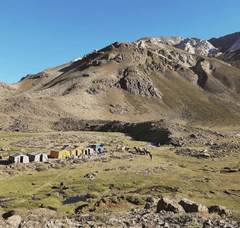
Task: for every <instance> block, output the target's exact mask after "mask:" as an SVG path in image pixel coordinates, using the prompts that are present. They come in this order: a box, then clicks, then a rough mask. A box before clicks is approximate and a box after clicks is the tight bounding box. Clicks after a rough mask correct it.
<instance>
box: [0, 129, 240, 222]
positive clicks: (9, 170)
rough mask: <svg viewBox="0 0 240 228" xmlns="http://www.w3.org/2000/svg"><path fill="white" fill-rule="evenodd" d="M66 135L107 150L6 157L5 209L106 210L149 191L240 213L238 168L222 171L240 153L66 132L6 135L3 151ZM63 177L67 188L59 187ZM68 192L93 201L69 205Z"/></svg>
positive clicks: (51, 143)
mask: <svg viewBox="0 0 240 228" xmlns="http://www.w3.org/2000/svg"><path fill="white" fill-rule="evenodd" d="M229 140H231V139H229ZM235 140H236V141H238V138H235ZM68 142H69V143H71V144H72V145H75V144H77V145H82V146H86V145H88V144H93V143H96V144H100V143H102V144H103V145H104V147H105V149H106V153H105V155H100V156H98V155H94V156H92V157H91V158H90V159H82V160H74V161H73V160H70V161H66V160H58V159H50V160H49V161H48V162H45V163H35V162H34V163H29V164H10V165H5V164H0V181H1V184H0V202H1V201H3V200H10V201H9V202H3V203H0V206H1V207H2V210H3V211H9V210H11V209H16V208H18V209H22V210H30V209H34V208H38V207H44V208H50V209H53V210H56V212H57V215H58V216H67V215H74V214H75V213H88V214H89V213H94V214H99V215H101V214H102V213H105V212H109V213H110V212H115V211H122V212H124V211H126V210H129V209H131V208H132V207H136V206H137V207H144V205H145V203H146V199H147V197H149V196H154V197H156V198H159V197H161V196H163V197H168V198H170V199H175V200H181V199H182V198H187V199H190V200H193V201H195V202H198V203H201V204H203V205H206V206H212V205H223V206H225V207H227V208H228V209H230V210H231V211H232V212H233V213H234V215H235V216H236V217H238V218H240V175H239V171H238V172H225V173H224V172H220V171H221V170H222V169H224V167H230V168H234V169H240V160H239V159H240V154H239V153H233V154H231V153H230V155H228V156H227V157H219V158H200V159H198V158H196V157H190V156H184V155H177V154H176V153H175V151H176V149H177V148H174V147H172V146H170V145H166V146H161V147H153V146H149V143H148V142H142V141H134V140H132V138H131V137H129V136H125V135H124V134H122V133H109V132H108V133H102V132H63V133H36V134H35V133H34V134H29V133H28V134H26V133H11V134H0V148H3V147H8V148H9V150H6V151H1V152H0V155H2V156H3V160H4V159H7V158H8V156H9V154H13V153H15V152H21V153H23V154H26V153H27V152H29V151H41V152H45V153H46V154H50V149H51V148H55V147H61V146H63V145H64V144H67V143H68ZM117 144H121V145H124V146H127V147H129V148H133V147H134V146H136V147H146V148H148V149H149V150H150V152H151V154H152V155H153V159H152V160H150V157H149V156H148V155H136V154H131V153H129V152H127V151H123V152H122V151H121V152H118V151H115V147H116V145H117ZM201 147H202V146H199V145H195V148H201ZM88 173H94V179H93V180H91V179H90V178H87V177H84V176H85V175H86V174H88ZM61 182H63V183H64V184H65V185H66V186H67V188H66V189H65V190H63V192H62V193H60V194H59V187H60V183H61ZM33 196H34V198H33ZM70 197H87V200H86V201H79V202H76V203H71V204H64V203H63V202H64V201H65V200H66V199H67V198H70ZM101 199H104V200H102V201H101ZM100 201H101V202H100ZM79 208H81V210H80V212H79V211H78V209H79ZM77 211H78V212H77Z"/></svg>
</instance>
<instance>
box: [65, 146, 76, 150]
mask: <svg viewBox="0 0 240 228" xmlns="http://www.w3.org/2000/svg"><path fill="white" fill-rule="evenodd" d="M64 150H68V151H72V150H76V148H71V147H65V148H64Z"/></svg>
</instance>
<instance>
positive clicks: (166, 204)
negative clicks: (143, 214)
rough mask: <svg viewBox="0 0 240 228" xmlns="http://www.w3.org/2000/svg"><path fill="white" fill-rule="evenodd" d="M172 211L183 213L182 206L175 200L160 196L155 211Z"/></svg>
mask: <svg viewBox="0 0 240 228" xmlns="http://www.w3.org/2000/svg"><path fill="white" fill-rule="evenodd" d="M162 210H164V211H172V212H174V213H185V211H184V209H183V207H182V206H181V205H180V204H178V203H177V202H175V201H172V200H169V199H168V198H165V197H163V198H161V199H160V200H159V201H158V203H157V213H159V212H160V211H162Z"/></svg>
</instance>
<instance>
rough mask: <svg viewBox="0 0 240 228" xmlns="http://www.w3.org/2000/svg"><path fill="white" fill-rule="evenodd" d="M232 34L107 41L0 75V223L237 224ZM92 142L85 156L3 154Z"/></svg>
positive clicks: (239, 85) (237, 67) (235, 38)
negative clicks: (33, 70)
mask: <svg viewBox="0 0 240 228" xmlns="http://www.w3.org/2000/svg"><path fill="white" fill-rule="evenodd" d="M239 37H240V33H239V32H238V33H234V34H230V35H227V36H224V37H220V38H212V39H210V40H208V41H206V40H201V39H198V38H187V39H185V38H181V37H147V38H142V39H139V40H137V41H135V42H132V43H123V42H115V43H113V44H110V45H109V46H106V47H104V48H102V49H101V50H95V51H93V52H92V53H90V54H86V55H84V56H83V57H80V58H77V59H75V60H73V61H71V62H69V63H66V64H63V65H61V66H57V67H52V68H49V69H46V70H43V71H42V72H39V73H38V74H34V75H33V74H29V75H27V76H25V77H23V78H22V79H21V80H20V81H19V82H17V83H15V84H6V83H3V82H0V116H1V118H0V133H1V134H0V138H1V140H0V147H1V148H0V159H1V160H0V180H1V181H2V183H4V184H2V185H1V186H0V188H1V189H3V190H2V192H1V191H0V193H1V195H0V199H1V200H3V202H0V203H1V207H0V214H1V215H2V218H1V219H0V227H7V226H9V227H230V228H231V227H234V228H235V227H239V226H240V223H239V197H240V196H239V183H240V180H239V175H238V174H239V172H240V164H239V148H240V144H239V123H240V122H239V121H240V115H239V114H240V106H239V99H240V96H239V94H240V80H239V77H240V57H239V53H240V48H239V39H240V38H239ZM71 131H74V132H76V133H69V132H71ZM79 131H88V132H101V133H98V134H99V135H97V134H96V135H95V133H92V134H93V135H89V133H86V134H83V133H82V132H81V133H79ZM41 132H44V133H41ZM49 132H50V133H49ZM77 132H78V133H77ZM120 132H121V133H122V134H121V135H120V136H119V135H118V134H120ZM111 134H112V135H113V136H111ZM115 134H116V135H115ZM134 140H136V141H134ZM98 143H99V144H102V145H104V147H105V148H106V154H104V155H102V156H98V157H93V158H92V160H91V159H90V160H87V159H83V160H74V161H73V160H68V161H67V160H51V161H48V162H46V163H43V164H36V163H30V164H26V165H22V164H9V163H8V161H7V157H8V156H9V155H10V154H12V153H16V152H21V153H24V154H26V153H27V152H29V151H32V150H39V151H43V152H46V151H47V152H49V149H51V148H54V147H60V146H62V145H63V144H64V145H65V144H67V145H69V146H73V145H82V146H87V145H88V144H98ZM116 145H124V146H126V148H128V150H126V151H116ZM146 147H148V148H150V150H151V155H153V159H152V157H149V156H146V155H140V154H138V153H137V152H136V148H145V149H146ZM139 150H140V149H139ZM96 170H97V171H96ZM63 174H64V175H63ZM35 177H38V178H35ZM17 178H19V180H18V179H17ZM34 178H35V179H34ZM60 179H61V180H62V181H64V182H67V183H68V187H67V188H66V189H64V191H63V192H61V194H58V192H55V190H56V189H58V187H56V185H59V180H60ZM30 180H32V181H30ZM18 181H19V182H20V183H21V184H19V185H21V187H19V188H18V187H16V185H17V183H19V182H18ZM29 181H30V182H29ZM56 183H57V184H56ZM24 184H25V185H24ZM25 187H26V188H25ZM9 189H11V190H9ZM32 192H37V194H36V196H35V194H34V197H33V196H32ZM12 194H14V196H17V197H18V198H17V197H16V198H15V197H14V199H13V197H12ZM82 194H85V195H84V196H87V198H88V199H87V200H86V202H81V203H79V202H78V203H76V204H74V205H71V206H69V205H65V204H64V200H65V199H66V198H69V197H73V196H78V197H79V196H82ZM9 199H10V201H9ZM11 199H13V202H12V201H11ZM5 200H6V202H5ZM213 202H214V203H213ZM215 202H221V204H220V203H219V204H218V203H215ZM206 203H207V206H204V205H205V204H206ZM222 203H223V204H222ZM11 205H12V208H11ZM221 205H223V206H221ZM226 205H228V207H230V208H231V209H232V211H231V210H230V209H229V208H228V207H226ZM9 209H12V210H9ZM61 215H64V216H61ZM233 215H236V216H233Z"/></svg>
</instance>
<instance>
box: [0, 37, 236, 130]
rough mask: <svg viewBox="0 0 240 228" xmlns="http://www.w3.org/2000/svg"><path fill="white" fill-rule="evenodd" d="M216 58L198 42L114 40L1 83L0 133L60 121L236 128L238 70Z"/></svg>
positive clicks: (208, 47)
mask: <svg viewBox="0 0 240 228" xmlns="http://www.w3.org/2000/svg"><path fill="white" fill-rule="evenodd" d="M235 52H238V50H237V51H235ZM219 55H220V56H221V53H220V54H219V51H218V49H217V48H215V47H213V46H212V44H210V42H208V41H203V40H200V39H197V38H192V39H183V38H179V37H170V38H167V37H149V38H142V39H140V40H138V41H135V42H133V43H121V42H116V43H113V44H110V45H109V46H107V47H104V48H103V49H101V50H95V51H94V52H93V53H90V54H88V55H85V56H83V57H81V58H78V59H75V60H74V61H71V62H69V63H66V64H63V65H61V66H57V67H53V68H49V69H46V70H44V71H42V72H40V73H38V74H35V75H27V76H26V77H24V78H22V79H21V80H20V81H19V82H18V83H16V84H13V85H7V84H4V83H1V87H2V90H1V92H0V95H1V102H0V115H1V120H0V127H1V129H2V130H13V131H44V130H51V129H53V126H54V125H56V123H60V122H61V119H63V118H64V119H66V118H70V119H71V118H73V119H77V120H108V121H109V120H110V121H114V120H118V121H127V122H142V121H152V120H159V119H167V120H172V119H174V121H177V122H179V123H180V122H183V123H191V124H218V123H221V124H229V123H238V122H239V113H240V107H239V98H240V97H239V91H240V80H239V78H240V69H238V68H237V67H235V66H232V65H230V64H228V63H226V62H224V61H222V60H224V58H222V60H219V59H218V58H219V57H218V58H216V57H217V56H219ZM214 56H216V57H214Z"/></svg>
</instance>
